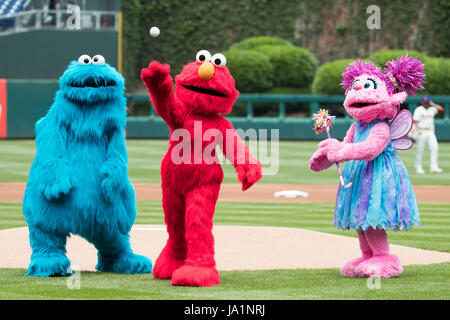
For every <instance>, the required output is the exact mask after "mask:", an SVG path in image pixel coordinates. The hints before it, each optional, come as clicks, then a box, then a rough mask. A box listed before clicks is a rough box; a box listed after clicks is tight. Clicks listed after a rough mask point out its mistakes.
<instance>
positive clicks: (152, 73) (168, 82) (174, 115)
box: [141, 61, 184, 130]
mask: <svg viewBox="0 0 450 320" xmlns="http://www.w3.org/2000/svg"><path fill="white" fill-rule="evenodd" d="M169 71H170V66H169V65H168V64H160V63H159V62H158V61H152V62H151V63H150V64H149V66H148V68H147V69H142V72H141V79H142V81H143V82H144V84H145V85H146V87H147V89H148V92H149V93H150V99H151V101H152V103H153V106H154V107H155V111H156V113H157V114H158V115H159V116H160V117H161V118H163V119H164V121H165V122H166V123H167V125H168V126H169V128H170V129H171V130H172V129H176V128H180V127H182V126H183V119H184V108H183V105H182V103H180V102H179V101H177V99H176V98H175V94H174V91H173V83H172V77H171V76H170V74H169Z"/></svg>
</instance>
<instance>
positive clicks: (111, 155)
mask: <svg viewBox="0 0 450 320" xmlns="http://www.w3.org/2000/svg"><path fill="white" fill-rule="evenodd" d="M127 161H128V155H127V152H126V147H125V138H124V135H123V130H122V128H119V129H117V128H116V130H115V131H114V132H112V133H111V138H110V142H109V144H108V152H107V161H105V163H104V164H103V166H102V167H101V169H100V174H101V176H102V178H103V180H102V182H101V190H102V195H103V198H104V199H105V201H106V202H107V203H109V204H110V205H111V206H112V207H114V208H116V212H117V226H118V230H117V232H114V230H115V229H114V228H112V229H109V230H103V232H101V233H100V234H99V235H96V238H95V239H92V242H93V243H94V245H95V247H96V248H97V249H98V251H99V252H98V264H97V267H96V268H97V269H98V270H99V271H106V272H116V273H151V272H152V263H151V261H150V259H148V258H147V257H144V256H141V255H137V254H134V253H133V251H132V249H131V246H130V240H129V235H128V232H129V231H130V230H131V227H132V225H133V223H134V220H135V219H136V205H135V201H136V200H135V194H134V190H133V187H132V185H131V183H130V182H129V179H128V166H127ZM120 208H122V209H120Z"/></svg>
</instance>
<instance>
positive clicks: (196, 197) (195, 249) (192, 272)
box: [172, 185, 220, 287]
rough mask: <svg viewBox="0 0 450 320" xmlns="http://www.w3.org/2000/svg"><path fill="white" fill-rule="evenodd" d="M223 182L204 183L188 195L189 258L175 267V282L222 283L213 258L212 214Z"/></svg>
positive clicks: (173, 277)
mask: <svg viewBox="0 0 450 320" xmlns="http://www.w3.org/2000/svg"><path fill="white" fill-rule="evenodd" d="M219 188H220V185H204V186H201V187H199V188H196V189H194V190H192V191H191V192H189V193H188V194H187V196H186V242H187V247H188V253H187V259H186V260H185V264H184V266H182V267H181V268H179V269H177V270H175V272H174V273H173V275H172V285H179V286H195V287H209V286H215V285H219V284H220V279H219V273H218V272H217V269H216V262H215V260H214V237H213V234H212V226H213V215H214V209H215V205H216V201H217V198H218V196H219Z"/></svg>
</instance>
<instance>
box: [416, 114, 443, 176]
mask: <svg viewBox="0 0 450 320" xmlns="http://www.w3.org/2000/svg"><path fill="white" fill-rule="evenodd" d="M438 112H439V110H438V108H436V107H433V106H431V107H428V108H425V107H423V106H418V107H417V108H416V110H414V116H413V118H414V121H417V130H418V135H417V141H416V145H417V153H416V163H415V167H416V170H417V171H418V172H419V171H422V172H423V168H422V155H423V151H424V149H425V145H426V144H428V148H429V149H430V171H432V172H433V171H434V172H440V169H439V167H438V142H437V139H436V135H435V134H434V116H435V115H436V114H438Z"/></svg>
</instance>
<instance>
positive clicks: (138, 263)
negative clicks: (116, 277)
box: [93, 234, 152, 274]
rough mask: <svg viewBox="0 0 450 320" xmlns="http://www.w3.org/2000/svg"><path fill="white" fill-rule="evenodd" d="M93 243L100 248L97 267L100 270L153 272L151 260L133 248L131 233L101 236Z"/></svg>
mask: <svg viewBox="0 0 450 320" xmlns="http://www.w3.org/2000/svg"><path fill="white" fill-rule="evenodd" d="M93 243H94V245H95V247H96V248H97V249H98V263H97V266H96V267H95V268H96V269H97V270H99V271H103V272H115V273H127V274H130V273H151V272H152V263H151V261H150V260H149V259H148V258H147V257H145V256H141V255H138V254H134V253H133V250H131V246H130V239H129V235H124V234H119V235H115V236H109V237H106V236H104V237H99V238H97V239H95V240H94V241H93Z"/></svg>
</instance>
